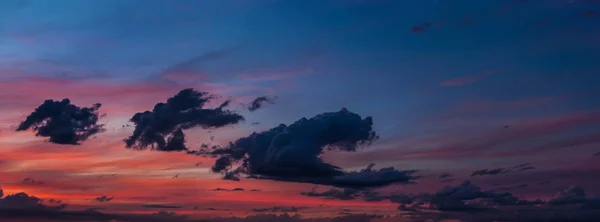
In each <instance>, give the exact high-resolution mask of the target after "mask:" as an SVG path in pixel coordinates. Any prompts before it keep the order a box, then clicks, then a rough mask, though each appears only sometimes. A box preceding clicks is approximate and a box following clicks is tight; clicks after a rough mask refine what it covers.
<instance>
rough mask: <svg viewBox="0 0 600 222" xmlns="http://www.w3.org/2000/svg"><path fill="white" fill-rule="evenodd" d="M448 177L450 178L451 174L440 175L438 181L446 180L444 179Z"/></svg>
mask: <svg viewBox="0 0 600 222" xmlns="http://www.w3.org/2000/svg"><path fill="white" fill-rule="evenodd" d="M448 177H452V175H451V174H447V173H444V174H442V175H440V176H438V179H446V178H448Z"/></svg>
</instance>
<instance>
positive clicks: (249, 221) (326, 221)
mask: <svg viewBox="0 0 600 222" xmlns="http://www.w3.org/2000/svg"><path fill="white" fill-rule="evenodd" d="M377 218H381V216H376V215H367V214H354V215H346V216H342V217H332V218H302V216H301V215H299V214H296V215H293V216H290V215H289V214H287V213H284V214H280V215H276V214H259V215H252V216H248V217H245V218H240V217H231V218H215V219H211V220H209V221H210V222H264V221H282V222H370V221H372V220H373V219H377Z"/></svg>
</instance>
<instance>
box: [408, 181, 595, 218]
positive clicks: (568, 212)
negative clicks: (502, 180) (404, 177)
mask: <svg viewBox="0 0 600 222" xmlns="http://www.w3.org/2000/svg"><path fill="white" fill-rule="evenodd" d="M423 197H424V198H423ZM423 197H421V198H422V200H419V204H425V205H424V206H429V207H426V208H428V209H431V208H433V209H436V210H440V211H438V212H432V211H429V212H426V211H421V209H422V208H418V207H417V208H415V207H414V205H413V206H411V209H417V210H416V211H413V212H411V213H410V214H407V215H406V216H410V217H411V218H412V219H415V221H423V220H427V219H429V220H434V221H440V220H451V219H453V220H460V221H557V222H558V221H597V218H598V217H600V197H599V196H598V195H596V196H593V195H588V194H586V192H585V191H584V190H583V189H582V188H580V187H570V188H568V189H566V190H565V191H562V192H559V193H558V194H556V195H555V196H554V197H552V198H550V199H549V200H548V201H546V202H544V201H541V200H536V201H527V200H520V199H518V198H516V197H514V196H512V194H510V193H498V192H493V191H481V190H480V189H479V188H478V187H477V186H474V185H472V184H470V183H468V182H464V183H463V184H461V185H458V186H455V187H447V188H444V189H442V190H440V191H438V192H437V193H434V194H428V195H423ZM475 211H476V212H477V213H476V214H474V212H475Z"/></svg>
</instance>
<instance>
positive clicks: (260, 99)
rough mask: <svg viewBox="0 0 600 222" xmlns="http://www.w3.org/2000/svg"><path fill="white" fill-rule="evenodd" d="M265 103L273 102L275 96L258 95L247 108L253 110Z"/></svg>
mask: <svg viewBox="0 0 600 222" xmlns="http://www.w3.org/2000/svg"><path fill="white" fill-rule="evenodd" d="M265 103H269V104H275V97H268V96H260V97H257V98H256V99H254V100H253V101H252V102H251V103H250V104H249V105H248V110H249V111H250V112H254V111H256V110H258V109H260V108H261V107H263V106H264V105H265Z"/></svg>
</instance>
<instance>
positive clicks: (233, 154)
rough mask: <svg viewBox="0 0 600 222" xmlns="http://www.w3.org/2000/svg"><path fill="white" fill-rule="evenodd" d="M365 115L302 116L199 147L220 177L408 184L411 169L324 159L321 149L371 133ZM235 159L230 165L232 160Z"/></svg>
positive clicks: (352, 146)
mask: <svg viewBox="0 0 600 222" xmlns="http://www.w3.org/2000/svg"><path fill="white" fill-rule="evenodd" d="M372 125H373V120H372V118H371V117H366V118H362V117H361V116H359V115H358V114H355V113H352V112H350V111H348V110H347V109H345V108H344V109H342V110H340V111H338V112H330V113H323V114H319V115H317V116H315V117H312V118H310V119H306V118H302V119H300V120H298V121H296V122H295V123H293V124H291V125H289V126H287V125H285V124H281V125H279V126H277V127H275V128H272V129H270V130H267V131H263V132H260V133H256V132H255V133H252V134H251V135H250V136H248V137H244V138H241V139H238V140H236V141H235V142H231V143H230V144H229V145H227V146H225V147H217V148H216V149H213V150H205V151H204V153H206V154H208V155H211V156H213V157H217V160H216V161H215V164H214V165H213V166H212V171H213V172H218V173H222V174H223V178H225V179H232V180H239V177H238V175H240V174H246V175H249V177H251V178H255V179H266V180H279V181H290V182H303V183H313V184H323V185H332V186H337V187H377V186H385V185H389V184H392V183H409V182H411V181H412V180H413V179H414V178H415V177H414V176H412V174H414V172H415V171H399V170H396V169H394V168H392V167H390V168H382V169H379V170H374V169H373V164H371V165H369V166H368V167H367V168H365V169H363V170H360V171H354V172H345V171H343V170H342V169H340V168H339V167H337V166H333V165H331V164H327V163H324V162H323V160H322V159H321V154H322V153H323V152H324V150H325V149H327V150H340V151H346V152H354V151H356V150H357V148H358V147H359V146H362V145H369V144H370V143H371V142H372V141H373V140H375V139H376V138H377V135H376V134H375V132H374V131H373V128H372ZM237 163H241V165H240V166H239V167H237V168H235V169H232V167H233V165H234V164H237Z"/></svg>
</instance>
